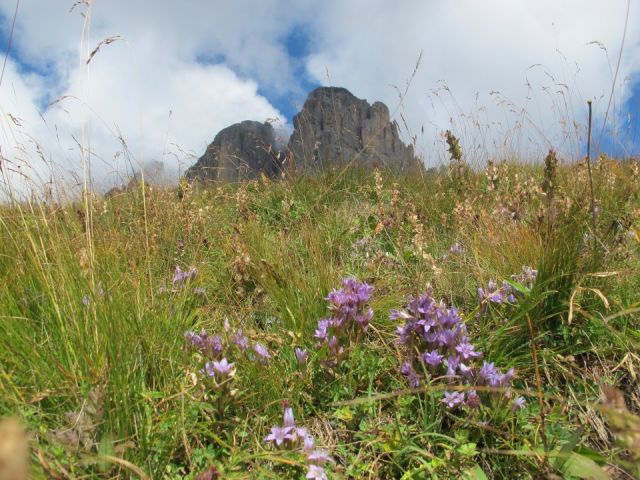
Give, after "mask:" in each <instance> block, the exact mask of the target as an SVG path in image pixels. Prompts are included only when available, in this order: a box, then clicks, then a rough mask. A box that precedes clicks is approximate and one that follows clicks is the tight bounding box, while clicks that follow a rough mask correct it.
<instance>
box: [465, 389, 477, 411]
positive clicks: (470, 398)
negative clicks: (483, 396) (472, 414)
mask: <svg viewBox="0 0 640 480" xmlns="http://www.w3.org/2000/svg"><path fill="white" fill-rule="evenodd" d="M466 404H467V407H469V408H478V407H479V406H480V397H479V396H478V394H477V393H476V391H475V390H471V391H469V393H467V401H466Z"/></svg>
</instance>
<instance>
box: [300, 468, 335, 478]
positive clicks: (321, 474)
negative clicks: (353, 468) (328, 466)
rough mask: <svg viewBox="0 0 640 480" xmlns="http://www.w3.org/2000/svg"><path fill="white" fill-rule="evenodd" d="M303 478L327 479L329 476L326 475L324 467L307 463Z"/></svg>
mask: <svg viewBox="0 0 640 480" xmlns="http://www.w3.org/2000/svg"><path fill="white" fill-rule="evenodd" d="M305 478H307V479H309V480H328V478H329V477H327V472H326V471H325V469H324V468H322V467H319V466H318V465H309V470H308V471H307V476H306V477H305Z"/></svg>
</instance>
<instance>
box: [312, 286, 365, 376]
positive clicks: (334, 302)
mask: <svg viewBox="0 0 640 480" xmlns="http://www.w3.org/2000/svg"><path fill="white" fill-rule="evenodd" d="M372 292H373V287H372V286H371V285H369V284H367V283H364V282H359V281H358V280H356V279H355V278H346V279H344V280H343V281H342V288H341V289H339V290H332V291H331V292H330V293H329V295H327V298H326V300H327V301H328V302H329V311H330V312H331V316H330V317H328V318H322V319H320V320H319V321H318V326H317V328H316V331H315V334H314V337H315V338H316V339H318V341H319V346H322V345H327V346H328V357H329V358H328V360H327V361H326V364H327V365H331V366H334V365H336V364H337V363H338V361H339V358H340V357H341V356H342V354H343V353H344V351H345V347H347V346H348V344H349V343H350V342H351V341H352V340H353V337H354V336H358V335H360V334H361V333H362V332H365V331H366V330H367V329H368V327H369V323H370V322H371V319H372V318H373V310H372V309H371V308H370V307H368V306H367V303H368V302H369V300H370V299H371V294H372Z"/></svg>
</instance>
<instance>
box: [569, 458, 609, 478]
mask: <svg viewBox="0 0 640 480" xmlns="http://www.w3.org/2000/svg"><path fill="white" fill-rule="evenodd" d="M562 473H564V474H565V475H571V476H574V477H578V478H583V479H585V480H609V478H610V477H609V475H608V474H607V472H605V471H604V470H603V469H602V468H601V467H600V465H598V464H597V463H596V462H594V461H593V460H591V459H590V458H589V457H585V456H584V455H580V454H579V453H575V452H573V453H571V455H569V458H567V461H566V462H565V464H564V467H563V469H562Z"/></svg>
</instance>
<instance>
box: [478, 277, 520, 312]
mask: <svg viewBox="0 0 640 480" xmlns="http://www.w3.org/2000/svg"><path fill="white" fill-rule="evenodd" d="M478 301H479V302H480V305H482V307H483V308H486V306H487V305H488V304H489V303H496V304H501V303H505V302H506V303H516V302H517V301H518V299H517V298H516V296H515V295H514V289H513V287H512V286H511V285H509V284H508V283H507V282H506V281H503V282H502V285H501V286H500V287H498V284H497V283H496V282H495V281H494V280H490V281H489V283H488V284H487V286H486V287H485V288H483V287H478Z"/></svg>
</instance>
